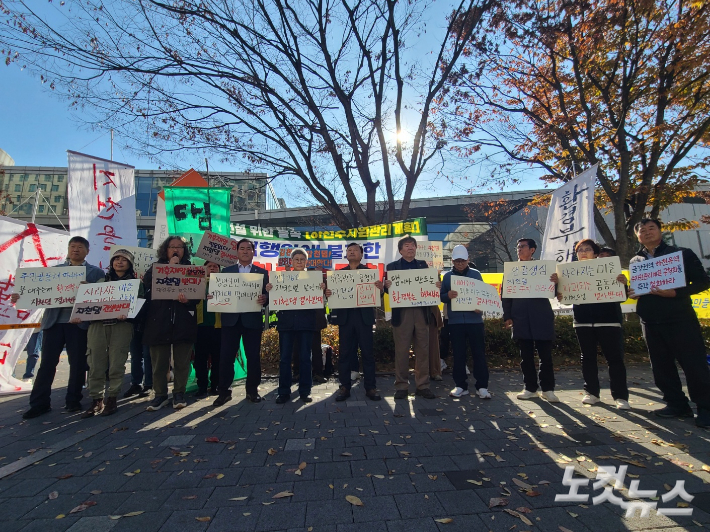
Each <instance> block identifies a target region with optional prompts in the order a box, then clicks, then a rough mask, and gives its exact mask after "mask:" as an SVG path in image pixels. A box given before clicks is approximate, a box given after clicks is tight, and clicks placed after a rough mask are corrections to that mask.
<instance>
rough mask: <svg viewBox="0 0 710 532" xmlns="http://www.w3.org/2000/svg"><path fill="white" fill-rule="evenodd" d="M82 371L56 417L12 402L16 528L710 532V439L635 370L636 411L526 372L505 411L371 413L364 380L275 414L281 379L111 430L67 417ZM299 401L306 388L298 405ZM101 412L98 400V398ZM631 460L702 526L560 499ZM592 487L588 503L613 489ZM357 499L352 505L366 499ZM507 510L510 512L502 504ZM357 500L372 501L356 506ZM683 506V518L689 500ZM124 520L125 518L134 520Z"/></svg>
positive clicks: (123, 417)
mask: <svg viewBox="0 0 710 532" xmlns="http://www.w3.org/2000/svg"><path fill="white" fill-rule="evenodd" d="M65 365H66V361H65V360H63V361H62V363H61V366H60V372H59V374H58V381H57V385H58V388H57V390H56V392H55V393H54V395H53V399H52V400H53V405H54V407H55V409H54V410H53V411H52V412H51V413H50V414H48V415H45V416H41V417H40V418H37V419H34V420H31V421H25V422H23V421H22V419H21V417H20V415H21V413H22V412H23V411H24V410H25V409H26V408H27V396H11V397H3V398H1V399H0V457H1V458H0V504H1V506H0V508H2V514H3V515H2V530H3V532H13V531H17V530H22V531H23V532H30V531H34V530H37V531H42V532H51V531H55V530H56V531H64V530H69V531H71V532H78V531H84V530H85V531H88V532H103V531H108V530H112V531H114V532H119V531H122V530H129V531H137V530H140V531H141V532H150V531H158V530H160V531H169V532H179V531H183V530H184V531H199V530H209V531H210V532H216V531H308V532H350V531H355V530H358V531H362V530H367V531H368V532H370V531H372V532H385V531H387V532H400V531H401V532H419V531H426V532H429V531H432V532H433V531H437V530H441V531H446V530H493V531H501V532H502V531H510V530H513V531H515V532H520V531H523V530H541V531H547V532H549V531H562V532H565V531H573V532H581V531H586V530H593V531H595V532H601V531H617V530H618V531H624V530H635V529H639V530H648V529H662V530H674V531H675V530H685V529H696V528H697V527H702V526H704V527H710V484H706V483H707V482H709V481H710V473H708V472H706V471H704V468H705V469H708V470H710V467H708V466H705V464H706V463H710V439H709V438H708V436H709V435H710V433H707V432H705V431H704V430H700V429H697V428H696V427H695V425H694V424H693V422H692V420H669V421H667V420H659V419H656V418H654V417H653V416H652V415H649V412H650V411H652V410H654V409H656V408H659V407H660V406H661V404H660V403H659V395H658V391H657V390H656V389H655V388H654V387H653V385H652V380H651V374H650V370H649V369H648V368H646V367H638V368H632V369H631V370H630V371H629V385H630V388H631V393H632V396H631V404H632V406H633V410H632V411H627V412H622V411H618V410H616V409H615V408H614V407H612V401H611V397H610V396H609V393H608V389H607V391H605V392H604V393H603V396H604V397H603V399H604V403H601V404H599V405H595V406H593V407H588V406H583V405H582V404H581V402H580V401H581V397H582V394H581V378H580V375H579V372H578V371H573V370H571V371H568V370H565V371H562V372H559V373H558V374H557V389H558V395H559V396H560V397H561V399H562V400H563V402H562V403H560V404H557V405H553V404H549V403H545V402H542V401H541V400H534V401H525V402H522V401H518V400H516V399H515V394H516V393H517V392H519V391H520V389H521V377H520V375H519V374H518V373H513V372H510V373H493V374H492V376H491V384H490V390H491V392H492V393H493V399H492V400H490V401H482V400H480V399H478V398H477V397H474V396H468V397H465V398H463V399H461V400H454V399H451V398H449V397H447V395H446V394H447V392H448V390H449V389H450V388H451V387H453V382H452V380H451V376H450V375H445V377H444V382H443V383H435V386H433V389H434V391H435V392H436V393H437V394H438V395H439V396H440V397H439V398H438V399H435V400H426V399H421V398H415V397H410V399H409V401H397V402H395V401H394V400H393V399H392V395H393V385H392V384H393V383H392V378H391V377H383V378H381V379H380V380H379V389H380V390H381V392H382V393H383V395H384V396H385V399H384V400H383V401H380V402H371V401H368V400H367V399H366V398H365V396H364V390H363V389H362V387H361V385H360V384H358V385H357V386H356V387H355V388H354V394H353V397H351V399H350V400H348V401H347V402H345V403H336V402H335V401H334V398H333V394H334V393H335V391H336V390H337V383H336V382H335V381H334V380H331V381H329V382H328V383H327V384H323V385H319V386H316V387H315V388H314V390H313V398H314V402H313V403H311V404H309V405H303V404H302V403H300V402H299V401H294V402H292V403H289V404H286V405H281V406H280V405H276V404H275V403H274V398H275V387H276V382H275V381H273V380H269V381H267V382H265V383H264V384H263V385H262V388H261V393H262V395H264V396H266V398H267V400H266V401H265V402H262V403H260V404H257V405H254V404H251V403H248V402H246V401H245V399H244V388H243V387H241V386H238V387H236V389H235V393H234V399H233V400H232V401H231V402H229V403H227V404H226V405H225V406H224V407H222V408H218V409H213V408H211V400H202V401H197V402H194V401H192V402H191V403H190V404H189V406H188V407H187V408H186V409H184V410H182V411H179V412H175V411H173V410H172V409H164V410H161V411H159V412H153V413H151V412H146V411H145V410H144V409H145V406H146V403H147V399H135V400H122V401H121V402H120V409H119V412H118V413H117V414H116V415H114V416H110V417H107V418H100V417H99V418H94V419H89V420H82V419H80V417H79V415H78V414H65V413H62V412H61V409H60V407H61V406H62V405H63V400H62V395H63V392H64V390H63V389H62V388H61V386H62V385H63V384H64V383H65V382H66V371H65V367H64V366H65ZM294 395H296V394H294ZM86 402H88V401H87V399H85V403H86ZM599 465H602V466H604V465H607V466H616V467H618V466H622V465H625V466H628V471H627V475H626V478H625V479H624V488H623V489H622V490H620V491H615V492H614V494H615V495H619V496H621V497H622V499H623V500H626V499H625V498H626V497H627V496H628V488H631V487H632V486H631V482H633V481H635V480H637V481H639V482H640V485H639V489H641V490H658V493H657V497H661V496H662V495H663V494H665V493H666V492H667V491H668V490H669V489H670V488H671V487H672V486H674V485H675V482H676V481H677V480H684V481H685V489H686V491H687V492H688V493H689V494H691V495H693V496H694V499H693V500H692V501H691V502H690V504H687V503H685V502H684V501H683V500H682V499H680V498H676V499H674V500H672V501H668V502H664V501H663V500H662V499H660V498H658V499H657V500H651V499H646V500H647V501H648V502H650V503H654V502H655V503H657V505H658V507H659V508H672V509H676V510H682V509H683V508H682V507H683V506H688V508H687V509H692V516H690V517H678V516H664V515H658V514H657V513H656V511H651V512H650V516H649V517H640V516H639V515H638V513H637V514H636V516H635V517H632V518H625V517H624V512H625V510H623V509H622V508H620V507H619V506H615V505H613V504H612V503H610V502H604V503H601V504H598V505H594V504H592V501H591V500H589V501H584V502H567V503H564V502H555V500H554V499H555V494H558V493H567V492H568V491H569V488H568V487H566V486H563V485H562V479H563V473H564V468H565V467H566V466H574V468H575V476H576V478H580V479H584V477H587V478H590V479H594V478H595V476H596V471H597V469H596V468H597V466H599ZM602 492H603V491H602V490H601V489H598V490H593V489H592V485H591V483H590V484H589V486H587V487H582V488H580V489H579V493H580V494H583V495H588V494H590V493H593V495H595V496H596V495H599V494H600V493H602ZM348 499H350V500H348ZM504 502H507V505H505V506H500V505H499V506H496V505H495V503H504ZM353 503H355V504H353ZM678 503H681V504H680V507H679V505H678ZM118 516H123V517H120V518H119V517H118Z"/></svg>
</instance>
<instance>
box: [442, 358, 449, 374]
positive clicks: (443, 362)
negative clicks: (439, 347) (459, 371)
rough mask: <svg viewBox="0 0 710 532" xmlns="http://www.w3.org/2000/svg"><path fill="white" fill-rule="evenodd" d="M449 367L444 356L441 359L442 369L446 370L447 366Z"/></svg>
mask: <svg viewBox="0 0 710 532" xmlns="http://www.w3.org/2000/svg"><path fill="white" fill-rule="evenodd" d="M448 367H449V366H448V365H447V364H446V360H444V359H443V358H442V359H441V371H444V370H445V369H446V368H448Z"/></svg>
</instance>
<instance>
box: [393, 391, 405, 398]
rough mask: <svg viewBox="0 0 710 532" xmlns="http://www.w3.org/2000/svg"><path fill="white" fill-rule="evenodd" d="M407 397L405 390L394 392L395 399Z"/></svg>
mask: <svg viewBox="0 0 710 532" xmlns="http://www.w3.org/2000/svg"><path fill="white" fill-rule="evenodd" d="M407 397H409V392H408V391H407V390H397V391H396V392H394V398H395V399H406V398H407Z"/></svg>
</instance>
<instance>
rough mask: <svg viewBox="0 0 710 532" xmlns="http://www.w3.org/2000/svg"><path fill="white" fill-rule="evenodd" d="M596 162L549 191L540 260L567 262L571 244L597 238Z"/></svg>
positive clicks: (571, 251) (572, 248)
mask: <svg viewBox="0 0 710 532" xmlns="http://www.w3.org/2000/svg"><path fill="white" fill-rule="evenodd" d="M596 175H597V165H596V164H595V165H594V166H592V167H591V168H590V169H589V170H585V171H584V172H582V173H581V174H579V176H577V177H576V178H575V179H573V180H572V181H570V182H568V183H565V184H564V185H563V186H561V187H560V188H558V189H557V190H555V191H554V192H553V193H552V199H551V200H550V210H549V211H547V222H546V224H545V234H544V235H543V237H542V253H541V256H540V259H541V260H554V261H557V262H570V261H571V260H572V257H573V256H574V246H575V245H576V244H577V242H579V241H580V240H584V239H585V238H591V239H592V240H594V239H596V234H597V232H596V229H595V227H594V181H595V179H596Z"/></svg>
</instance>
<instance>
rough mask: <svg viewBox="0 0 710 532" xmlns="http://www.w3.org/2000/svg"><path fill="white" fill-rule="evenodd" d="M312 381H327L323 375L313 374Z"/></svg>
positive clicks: (317, 382)
mask: <svg viewBox="0 0 710 532" xmlns="http://www.w3.org/2000/svg"><path fill="white" fill-rule="evenodd" d="M313 382H315V383H316V384H323V383H326V382H328V379H326V378H325V377H324V376H323V375H313Z"/></svg>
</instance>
